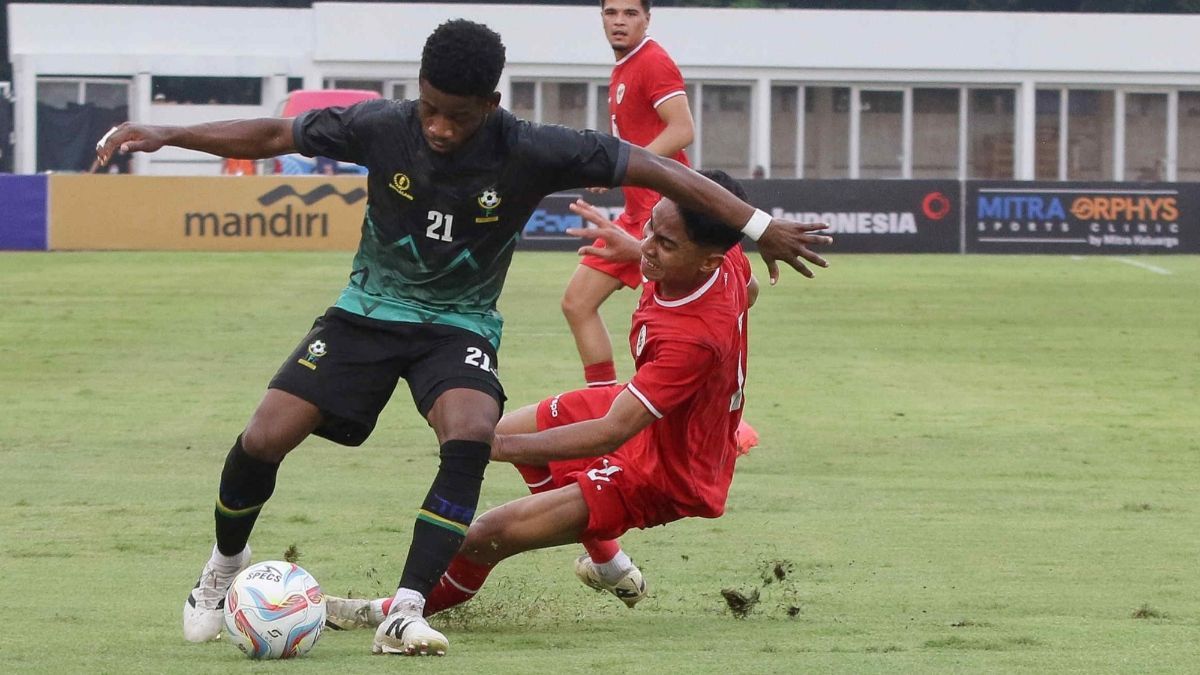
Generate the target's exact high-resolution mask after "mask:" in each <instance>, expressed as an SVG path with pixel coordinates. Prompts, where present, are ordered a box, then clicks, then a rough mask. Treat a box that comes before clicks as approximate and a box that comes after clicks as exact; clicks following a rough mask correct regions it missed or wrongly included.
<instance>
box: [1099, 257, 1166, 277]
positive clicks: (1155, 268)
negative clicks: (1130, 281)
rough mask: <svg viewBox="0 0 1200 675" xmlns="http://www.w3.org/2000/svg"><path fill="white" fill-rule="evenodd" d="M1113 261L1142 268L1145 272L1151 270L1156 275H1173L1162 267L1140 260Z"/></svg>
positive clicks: (1118, 259)
mask: <svg viewBox="0 0 1200 675" xmlns="http://www.w3.org/2000/svg"><path fill="white" fill-rule="evenodd" d="M1113 260H1116V261H1117V262H1123V263H1125V264H1126V265H1133V266H1134V267H1140V268H1142V269H1144V270H1149V271H1151V272H1154V273H1155V274H1167V275H1169V274H1171V270H1168V269H1164V268H1162V267H1159V266H1158V265H1151V264H1150V263H1144V262H1141V261H1138V260H1130V259H1129V258H1113Z"/></svg>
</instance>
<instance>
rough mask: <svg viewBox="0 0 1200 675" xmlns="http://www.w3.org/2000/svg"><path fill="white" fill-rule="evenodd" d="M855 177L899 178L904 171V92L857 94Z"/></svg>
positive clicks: (861, 92) (868, 91)
mask: <svg viewBox="0 0 1200 675" xmlns="http://www.w3.org/2000/svg"><path fill="white" fill-rule="evenodd" d="M858 106H859V135H858V137H859V143H858V174H859V177H861V178H901V177H902V175H903V171H904V92H901V91H875V90H866V89H864V90H863V91H860V92H859V95H858Z"/></svg>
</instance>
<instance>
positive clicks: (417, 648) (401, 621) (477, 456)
mask: <svg viewBox="0 0 1200 675" xmlns="http://www.w3.org/2000/svg"><path fill="white" fill-rule="evenodd" d="M425 417H426V420H427V421H428V422H429V426H431V427H432V428H433V431H434V433H435V434H437V439H438V443H439V444H440V447H441V453H440V454H441V465H440V467H439V469H438V473H437V476H435V477H434V480H433V485H431V486H430V489H429V493H428V494H427V495H426V498H425V502H424V503H423V505H422V507H421V510H420V511H419V514H418V516H417V522H416V524H415V525H414V526H413V541H412V545H411V546H410V547H409V552H408V560H407V562H405V565H404V574H403V576H401V578H400V586H399V588H398V589H397V590H396V594H395V596H393V598H392V603H391V606H390V607H389V608H388V613H387V616H386V617H385V618H384V620H383V622H382V623H381V624H379V628H378V629H377V630H376V631H375V641H374V644H373V645H372V648H371V651H372V652H374V653H376V654H404V655H408V656H424V655H436V656H441V655H443V654H445V653H446V651H447V650H448V649H449V646H450V643H449V641H448V640H447V639H446V636H445V635H443V634H442V633H440V632H439V631H437V630H434V629H433V627H431V626H430V625H429V623H428V622H427V621H426V620H425V618H424V615H425V613H426V612H425V602H426V598H427V597H428V596H429V592H430V591H431V590H432V589H433V588H434V586H436V585H437V584H438V582H439V580H440V579H441V577H442V575H443V574H444V573H445V571H446V568H447V567H448V565H449V563H450V560H451V559H452V558H453V557H454V555H455V553H456V552H457V551H458V550H459V547H460V546H461V544H462V541H463V538H464V536H465V535H466V533H467V531H468V527H469V526H470V525H471V521H472V518H473V517H474V514H475V507H476V506H477V505H478V502H479V490H480V486H481V484H482V482H483V472H484V468H485V467H486V466H487V463H488V458H489V455H490V454H491V442H492V436H493V434H494V432H495V429H496V423H497V422H498V421H499V418H500V404H499V403H498V402H497V401H496V399H495V398H493V397H492V396H491V395H489V394H486V393H484V392H482V391H477V390H475V389H467V388H455V389H449V390H447V391H445V392H443V393H441V394H440V395H439V396H438V397H437V400H436V401H435V402H434V404H433V406H432V407H431V408H430V409H429V411H428V412H427V413H426V416H425Z"/></svg>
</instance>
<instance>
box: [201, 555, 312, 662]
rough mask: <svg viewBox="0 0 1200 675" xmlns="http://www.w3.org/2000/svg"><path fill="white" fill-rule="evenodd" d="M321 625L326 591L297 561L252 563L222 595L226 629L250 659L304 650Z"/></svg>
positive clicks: (280, 656)
mask: <svg viewBox="0 0 1200 675" xmlns="http://www.w3.org/2000/svg"><path fill="white" fill-rule="evenodd" d="M324 628H325V595H324V594H323V593H322V592H321V586H320V585H318V584H317V580H316V579H314V578H313V576H312V575H311V574H309V573H308V572H305V571H304V569H303V568H301V567H300V566H299V565H296V564H294V563H289V562H280V561H278V560H269V561H267V562H260V563H258V564H255V565H251V566H250V567H247V568H246V569H245V570H243V571H242V573H241V574H239V575H238V576H237V578H236V579H234V580H233V585H232V586H230V587H229V593H228V594H227V595H226V596H225V632H226V633H228V634H229V640H230V642H232V643H233V644H235V645H237V648H238V649H240V650H242V651H243V652H245V653H246V656H249V657H250V658H252V659H290V658H292V657H294V656H301V655H303V654H306V653H307V652H308V650H310V649H312V648H313V645H315V644H316V643H317V639H318V638H320V637H321V631H322V630H323V629H324Z"/></svg>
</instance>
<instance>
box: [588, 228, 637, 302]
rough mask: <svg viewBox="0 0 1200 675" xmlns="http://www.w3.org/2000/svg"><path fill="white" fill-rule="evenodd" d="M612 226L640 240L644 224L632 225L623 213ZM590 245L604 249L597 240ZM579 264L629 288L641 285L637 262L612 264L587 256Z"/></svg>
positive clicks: (601, 243)
mask: <svg viewBox="0 0 1200 675" xmlns="http://www.w3.org/2000/svg"><path fill="white" fill-rule="evenodd" d="M613 224H614V225H616V226H617V227H619V228H621V229H622V230H625V231H626V232H628V233H629V234H632V235H633V236H635V237H637V238H638V239H639V240H640V239H641V238H642V226H643V225H644V223H633V222H632V221H630V220H629V219H627V218H626V217H625V214H624V213H622V214H621V215H620V216H619V217H618V218H617V219H616V220H615V221H613ZM592 245H593V246H596V247H597V248H604V240H603V239H597V240H596V241H595V242H593V244H592ZM579 264H581V265H583V266H584V267H590V268H592V269H594V270H596V271H597V272H603V273H604V274H607V275H608V276H610V277H612V278H614V279H617V280H618V281H620V282H621V283H622V284H625V285H626V286H628V287H629V288H637V287H638V286H640V285H641V284H642V264H641V261H639V260H634V261H632V262H613V261H611V260H605V259H604V258H601V257H599V256H595V255H591V254H588V255H585V256H583V258H582V259H581V260H580V261H579Z"/></svg>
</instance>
